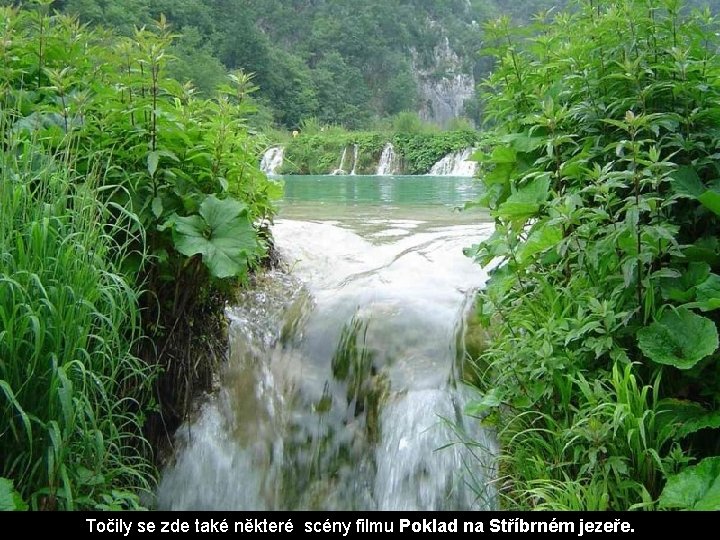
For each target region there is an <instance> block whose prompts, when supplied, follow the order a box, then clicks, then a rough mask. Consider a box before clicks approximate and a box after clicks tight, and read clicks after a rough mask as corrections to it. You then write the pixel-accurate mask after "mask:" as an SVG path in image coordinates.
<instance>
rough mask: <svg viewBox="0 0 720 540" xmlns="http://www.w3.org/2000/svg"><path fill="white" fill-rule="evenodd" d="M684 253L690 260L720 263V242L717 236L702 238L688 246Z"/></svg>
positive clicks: (713, 263) (713, 264)
mask: <svg viewBox="0 0 720 540" xmlns="http://www.w3.org/2000/svg"><path fill="white" fill-rule="evenodd" d="M684 254H685V257H686V258H687V260H688V261H702V262H706V263H708V264H709V265H711V266H715V265H716V264H718V263H720V242H719V241H718V239H717V238H716V237H715V236H710V237H704V238H700V239H699V240H696V241H695V243H694V244H692V245H691V246H688V247H686V248H685V249H684Z"/></svg>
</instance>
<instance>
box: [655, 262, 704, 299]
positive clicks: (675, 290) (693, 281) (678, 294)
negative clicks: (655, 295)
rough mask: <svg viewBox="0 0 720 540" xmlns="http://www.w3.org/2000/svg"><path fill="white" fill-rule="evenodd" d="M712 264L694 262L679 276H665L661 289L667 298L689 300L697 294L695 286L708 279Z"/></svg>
mask: <svg viewBox="0 0 720 540" xmlns="http://www.w3.org/2000/svg"><path fill="white" fill-rule="evenodd" d="M709 275H710V265H708V264H707V263H704V262H692V263H690V264H689V265H688V268H687V270H686V271H685V272H683V274H682V275H681V276H680V277H679V278H664V279H662V281H661V291H662V295H663V298H664V299H665V300H673V301H675V302H689V301H691V300H692V299H693V297H694V296H695V288H696V287H697V286H698V285H700V284H701V283H703V282H704V281H705V280H707V279H708V276H709Z"/></svg>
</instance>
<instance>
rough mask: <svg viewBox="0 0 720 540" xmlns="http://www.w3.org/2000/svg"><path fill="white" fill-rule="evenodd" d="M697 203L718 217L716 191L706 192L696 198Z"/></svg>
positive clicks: (719, 210)
mask: <svg viewBox="0 0 720 540" xmlns="http://www.w3.org/2000/svg"><path fill="white" fill-rule="evenodd" d="M698 201H700V202H701V203H702V205H703V206H704V207H705V208H707V209H708V210H712V211H713V212H714V213H715V214H716V215H718V216H720V193H718V192H717V191H710V190H708V191H706V192H705V193H703V194H702V195H700V196H699V197H698Z"/></svg>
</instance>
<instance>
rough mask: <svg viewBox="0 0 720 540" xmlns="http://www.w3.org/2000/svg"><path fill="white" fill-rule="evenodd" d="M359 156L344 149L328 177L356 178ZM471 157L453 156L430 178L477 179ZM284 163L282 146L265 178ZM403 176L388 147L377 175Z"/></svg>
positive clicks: (268, 161)
mask: <svg viewBox="0 0 720 540" xmlns="http://www.w3.org/2000/svg"><path fill="white" fill-rule="evenodd" d="M359 153H360V147H359V146H358V145H357V144H355V145H353V146H346V147H344V148H343V151H342V153H341V155H340V157H339V161H338V165H337V168H335V169H334V170H332V171H329V173H330V174H332V175H345V174H350V175H355V174H357V165H358V155H359ZM472 153H473V148H465V149H464V150H459V151H457V152H452V153H450V154H448V155H447V156H445V157H443V158H442V159H441V160H440V161H438V162H437V163H436V164H435V165H433V166H432V168H431V169H430V171H429V172H428V174H429V175H431V176H474V175H475V171H476V170H477V163H476V162H474V161H470V157H471V156H472ZM284 161H285V149H284V148H283V147H282V146H273V147H272V148H269V149H268V150H267V151H266V152H265V154H264V155H263V157H262V161H261V162H260V168H261V169H262V171H263V172H264V173H265V174H268V175H277V174H278V173H279V172H280V170H281V169H282V166H283V163H284ZM401 172H402V170H401V159H400V157H399V156H398V154H397V152H396V151H395V148H394V147H393V145H392V143H386V144H385V146H384V147H383V150H382V153H381V154H380V161H379V162H378V165H377V169H376V170H375V175H377V176H391V175H394V174H400V173H401Z"/></svg>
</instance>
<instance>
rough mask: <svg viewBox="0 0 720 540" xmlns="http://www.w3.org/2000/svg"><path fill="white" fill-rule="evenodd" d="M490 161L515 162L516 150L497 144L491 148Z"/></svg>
mask: <svg viewBox="0 0 720 540" xmlns="http://www.w3.org/2000/svg"><path fill="white" fill-rule="evenodd" d="M490 161H492V162H493V163H515V162H516V161H517V152H515V150H514V149H512V148H509V147H506V146H498V147H496V148H495V149H493V151H492V154H491V155H490Z"/></svg>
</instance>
